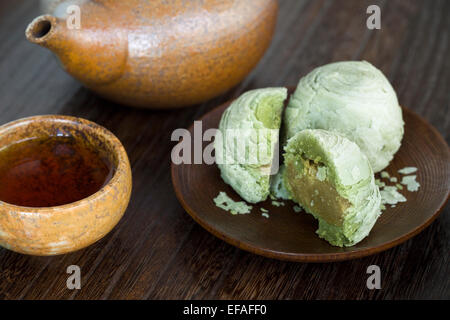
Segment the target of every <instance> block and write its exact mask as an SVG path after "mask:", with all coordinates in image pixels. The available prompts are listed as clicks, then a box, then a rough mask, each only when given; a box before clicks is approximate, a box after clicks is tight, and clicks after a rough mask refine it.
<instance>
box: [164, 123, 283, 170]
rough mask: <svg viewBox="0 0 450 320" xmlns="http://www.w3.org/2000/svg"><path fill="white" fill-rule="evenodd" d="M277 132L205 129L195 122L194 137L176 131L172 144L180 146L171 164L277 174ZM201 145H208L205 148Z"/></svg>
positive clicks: (187, 132)
mask: <svg viewBox="0 0 450 320" xmlns="http://www.w3.org/2000/svg"><path fill="white" fill-rule="evenodd" d="M278 135H279V130H278V129H267V128H258V129H253V128H251V129H247V128H245V129H244V128H238V129H226V130H219V129H214V128H212V129H207V130H206V131H205V132H203V124H202V122H201V121H195V122H194V127H193V136H192V134H191V132H190V131H189V130H186V129H176V130H175V131H173V133H172V136H171V140H172V141H178V142H179V143H178V144H177V145H176V146H175V147H174V148H173V149H172V153H171V159H172V162H173V163H174V164H177V165H178V164H208V165H211V164H214V163H215V164H226V165H247V166H258V167H261V168H262V170H264V169H266V170H267V173H268V174H275V173H277V172H278V163H279V160H278V154H279V143H278ZM204 142H207V145H206V146H204Z"/></svg>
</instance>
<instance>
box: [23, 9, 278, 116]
mask: <svg viewBox="0 0 450 320" xmlns="http://www.w3.org/2000/svg"><path fill="white" fill-rule="evenodd" d="M43 4H44V5H45V8H46V10H47V12H50V13H51V14H45V15H42V16H40V17H37V18H36V19H34V20H33V21H32V22H31V23H30V25H29V26H28V28H27V30H26V36H27V38H28V40H29V41H31V42H33V43H36V44H39V45H41V46H43V47H46V48H48V49H50V50H51V51H53V52H54V53H55V54H56V56H57V57H58V58H59V60H60V61H61V63H62V65H63V67H64V68H65V70H66V71H67V72H68V73H69V74H71V75H72V76H73V77H75V78H76V79H78V80H79V81H80V82H82V83H83V84H84V85H85V86H86V87H88V88H90V89H91V90H93V91H95V92H96V93H98V94H99V95H101V96H103V97H105V98H107V99H110V100H113V101H115V102H118V103H121V104H125V105H130V106H136V107H143V108H174V107H181V106H188V105H192V104H196V103H199V102H202V101H205V100H208V99H210V98H212V97H214V96H217V95H219V94H220V93H222V92H225V91H226V90H228V89H229V88H231V87H233V86H234V85H236V84H237V83H239V82H240V81H241V80H242V79H243V78H244V77H245V76H246V75H247V74H248V73H249V72H250V71H251V70H252V69H253V68H254V67H255V65H256V64H257V62H258V61H259V60H260V58H261V57H262V56H263V54H264V52H265V50H266V49H267V47H268V46H269V44H270V40H271V38H272V35H273V32H274V28H275V23H276V16H277V11H278V4H277V1H276V0H207V1H205V0H189V1H186V0H169V1H167V0H151V1H145V0H127V1H117V0H70V1H69V0H66V1H57V0H53V1H52V0H46V1H43ZM74 4H75V5H77V6H78V8H79V13H80V15H79V17H80V21H79V22H80V24H79V28H73V27H69V24H68V18H69V17H70V12H69V11H68V10H67V9H68V8H69V6H73V5H74ZM72 8H73V7H72Z"/></svg>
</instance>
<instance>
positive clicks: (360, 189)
mask: <svg viewBox="0 0 450 320" xmlns="http://www.w3.org/2000/svg"><path fill="white" fill-rule="evenodd" d="M285 151H286V153H285V164H286V166H287V165H288V164H289V163H295V164H296V165H298V164H299V163H301V162H302V161H300V160H302V159H305V160H312V161H314V162H315V163H320V164H321V165H323V166H324V168H326V170H324V172H325V173H324V174H323V175H322V177H321V179H326V181H327V182H329V183H330V184H331V185H332V186H333V187H334V189H335V190H336V191H337V193H338V194H339V195H340V196H341V197H342V198H345V199H347V200H348V202H349V203H350V204H351V205H350V206H349V207H348V208H347V209H346V211H345V212H344V213H343V223H342V225H341V226H337V225H333V224H330V223H327V222H326V221H324V219H322V218H321V217H320V216H319V215H317V214H316V213H315V212H314V209H313V207H311V206H310V204H308V203H299V204H300V205H301V206H302V207H303V208H304V209H305V210H306V211H307V212H308V213H310V214H312V215H313V216H314V217H315V218H317V219H318V220H319V229H318V230H317V234H318V235H319V236H320V237H321V238H323V239H325V240H327V241H328V242H329V243H331V244H332V245H335V246H340V247H342V246H352V245H354V244H356V243H358V242H359V241H361V240H362V239H363V238H365V237H366V236H367V235H368V234H369V232H370V230H371V229H372V227H373V225H374V224H375V222H376V220H377V219H378V217H379V215H380V213H381V211H380V201H381V197H380V191H379V189H378V187H377V186H376V185H375V179H374V174H373V171H372V168H371V166H370V164H369V162H368V160H367V157H366V156H365V155H364V154H363V153H362V152H361V151H360V148H359V147H358V146H357V145H356V144H355V143H353V142H351V141H350V140H348V139H347V138H345V137H344V136H343V135H340V134H337V133H332V132H329V131H325V130H319V129H317V130H304V131H301V132H299V133H297V134H296V135H295V136H294V137H292V138H291V139H290V140H289V141H288V144H287V146H286V147H285ZM284 181H285V185H286V188H287V189H288V191H289V192H290V193H291V195H292V196H293V198H294V200H295V196H294V194H293V193H292V188H291V185H290V184H289V179H288V178H287V176H286V174H285V176H284Z"/></svg>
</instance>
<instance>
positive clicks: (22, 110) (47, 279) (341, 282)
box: [0, 0, 450, 299]
mask: <svg viewBox="0 0 450 320" xmlns="http://www.w3.org/2000/svg"><path fill="white" fill-rule="evenodd" d="M370 4H378V5H379V6H380V7H381V11H382V17H381V18H382V28H381V30H368V29H367V28H366V19H367V14H366V9H367V7H368V5H370ZM449 13H450V1H447V0H433V1H425V0H384V1H383V0H381V1H378V0H368V1H365V0H364V1H361V0H337V1H327V0H280V13H279V20H278V25H277V31H276V36H275V38H274V41H273V42H272V46H271V48H270V49H269V51H268V52H267V53H266V55H265V57H264V58H263V60H262V61H261V63H260V64H259V65H258V67H257V68H256V69H255V70H254V71H253V72H252V73H251V74H250V75H249V76H248V77H247V78H246V79H245V80H244V81H243V82H242V83H241V84H240V85H238V86H237V87H235V88H234V89H232V90H231V91H230V92H228V93H227V94H225V95H222V96H220V97H218V98H216V99H214V100H212V101H209V102H207V103H204V104H202V105H198V106H195V107H192V108H189V109H184V110H173V111H145V110H137V109H129V108H125V107H122V106H120V105H116V104H113V103H110V102H108V101H106V100H103V99H100V98H98V97H97V96H95V95H94V94H92V93H91V92H89V91H88V90H86V89H84V88H83V87H82V86H81V85H80V84H79V83H78V82H77V81H75V80H74V79H72V78H71V77H70V76H68V75H67V74H65V73H64V71H62V70H61V69H60V67H59V65H58V63H57V61H56V60H55V59H54V57H53V56H52V54H51V53H50V52H48V51H46V50H44V49H42V48H39V47H37V46H35V45H32V44H30V43H28V42H27V41H26V39H25V36H24V30H25V28H26V26H27V24H28V23H29V22H30V21H31V20H32V18H34V17H35V16H37V15H38V2H37V1H35V0H33V1H31V0H2V1H0V123H1V124H4V123H6V122H9V121H11V120H15V119H18V118H21V117H25V116H31V115H36V114H49V113H52V114H65V115H74V116H78V117H83V118H86V119H89V120H92V121H95V122H97V123H99V124H101V125H103V126H105V127H106V128H108V129H110V130H111V131H112V132H113V133H115V134H116V135H117V137H118V138H119V139H120V140H121V141H122V143H123V144H124V146H125V148H126V150H127V152H128V155H129V158H130V162H131V166H132V170H133V178H134V181H133V194H132V197H131V202H130V205H129V207H128V210H127V212H126V213H125V215H124V217H123V219H122V220H121V222H120V223H119V224H118V226H117V227H116V228H115V229H113V231H112V232H111V233H110V234H109V235H108V236H106V237H105V238H104V239H102V240H101V241H99V242H98V243H96V244H94V245H92V246H90V247H88V248H86V249H84V250H81V251H78V252H74V253H72V254H68V255H63V256H56V257H49V258H48V257H33V256H25V255H20V254H17V253H14V252H11V251H8V250H5V249H0V298H1V299H177V298H178V299H405V298H411V299H432V298H435V299H449V298H450V281H449V277H448V274H449V273H450V267H449V265H450V263H449V259H448V255H449V252H450V250H449V249H450V217H449V214H448V213H449V206H447V208H446V209H445V211H444V212H443V213H442V214H441V215H440V217H439V218H438V219H436V220H435V221H434V222H433V223H432V224H431V225H430V226H429V227H428V228H427V229H426V230H425V231H424V232H422V233H421V234H419V235H418V236H416V237H414V238H413V239H411V240H408V241H407V242H405V243H403V244H402V245H400V246H398V247H395V248H392V249H390V250H388V251H385V252H383V253H380V254H377V255H374V256H370V257H366V258H362V259H357V260H353V261H347V262H339V263H333V264H306V263H304V264H302V263H293V262H281V261H276V260H271V259H267V258H263V257H260V256H256V255H253V254H250V253H247V252H245V251H242V250H239V249H236V248H235V247H233V246H231V245H228V244H227V243H225V242H223V241H221V240H219V239H217V238H215V237H214V236H212V235H211V234H209V233H208V232H207V231H205V230H203V229H202V228H201V227H200V226H198V225H197V224H196V223H195V222H194V221H193V220H192V219H191V218H190V217H189V215H188V214H187V213H186V212H185V211H184V210H183V208H182V207H181V205H180V204H179V203H178V201H177V199H176V197H175V194H174V191H173V188H172V185H171V181H170V151H171V148H172V147H173V146H174V144H175V143H174V142H171V141H170V136H171V133H172V131H173V130H174V129H176V128H186V127H188V126H189V125H191V123H192V121H193V120H195V119H197V118H199V117H200V116H201V115H203V114H204V113H205V112H207V111H208V110H210V109H212V108H214V107H215V106H217V105H219V104H221V103H223V102H225V101H227V100H229V99H231V98H233V97H236V96H238V95H239V94H241V93H242V92H244V91H246V90H249V89H252V88H259V87H267V86H276V85H295V84H296V82H297V81H298V79H299V77H300V76H301V75H304V74H305V73H307V72H308V71H310V70H311V69H312V68H314V67H316V66H318V65H322V64H325V63H329V62H332V61H338V60H348V59H365V60H368V61H370V62H371V63H373V64H374V65H376V66H377V67H379V68H380V69H381V70H382V71H383V72H384V73H385V74H386V75H387V76H388V78H389V79H390V80H391V82H392V83H393V86H394V88H395V89H396V91H397V93H398V96H399V100H400V103H401V104H402V105H405V106H408V107H409V108H410V109H412V110H413V111H415V112H416V113H418V114H420V115H422V116H423V117H424V118H426V119H427V120H428V121H429V122H430V123H431V124H433V125H434V126H435V127H436V128H437V129H438V131H439V132H440V133H441V134H442V135H443V136H444V138H445V139H446V140H447V143H448V142H449V141H450V114H449V110H450V108H449V102H450V97H449V91H448V89H449V87H450V59H448V57H449V56H450V46H449V39H450V35H449V33H450V19H449ZM373 264H376V265H378V266H380V268H381V273H382V279H381V281H382V289H381V290H368V289H367V287H366V280H367V277H368V274H366V270H367V267H368V266H370V265H373ZM69 265H78V266H80V267H81V271H82V289H81V290H74V291H72V290H68V289H67V287H66V280H67V277H68V274H67V273H66V268H67V267H68V266H69Z"/></svg>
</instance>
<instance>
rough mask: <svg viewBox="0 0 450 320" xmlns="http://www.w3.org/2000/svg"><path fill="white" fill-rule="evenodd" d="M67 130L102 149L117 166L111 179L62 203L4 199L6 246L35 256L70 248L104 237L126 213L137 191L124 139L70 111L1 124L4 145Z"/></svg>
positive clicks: (0, 221) (0, 213)
mask: <svg viewBox="0 0 450 320" xmlns="http://www.w3.org/2000/svg"><path fill="white" fill-rule="evenodd" d="M61 134H64V135H69V136H71V137H73V138H74V139H76V140H77V143H82V144H89V145H90V146H91V147H93V148H95V149H97V150H101V151H102V152H103V154H105V155H106V157H108V158H109V159H108V160H109V162H110V163H111V165H112V167H113V168H112V169H113V170H114V171H113V174H112V177H111V179H110V180H109V181H108V182H107V183H106V184H105V185H104V186H103V187H102V188H101V189H100V190H98V191H97V192H95V193H94V194H92V195H90V196H88V197H86V198H84V199H82V200H79V201H76V202H72V203H68V204H65V205H60V206H54V207H24V206H18V205H14V204H10V203H6V202H3V201H0V245H1V246H3V247H5V248H7V249H10V250H13V251H16V252H20V253H25V254H31V255H42V256H45V255H57V254H63V253H68V252H71V251H75V250H78V249H81V248H84V247H86V246H88V245H90V244H92V243H94V242H95V241H97V240H99V239H101V238H102V237H104V236H105V235H106V234H107V233H108V232H109V231H111V229H112V228H113V227H114V226H115V225H116V224H117V223H118V222H119V220H120V219H121V217H122V216H123V214H124V212H125V209H126V208H127V206H128V202H129V200H130V195H131V185H132V176H131V169H130V163H129V160H128V156H127V154H126V151H125V149H124V148H123V146H122V144H121V143H120V141H119V140H118V139H117V138H116V137H115V136H114V135H113V134H112V133H111V132H110V131H108V130H107V129H105V128H103V127H102V126H100V125H98V124H95V123H93V122H91V121H88V120H84V119H80V118H75V117H69V116H59V115H48V116H47V115H46V116H35V117H30V118H24V119H20V120H17V121H13V122H10V123H7V124H5V125H3V126H1V127H0V148H4V147H7V146H9V145H11V144H13V143H16V142H18V141H23V140H25V139H31V138H41V139H42V138H44V139H45V138H46V137H54V136H57V135H61ZM0 161H1V159H0Z"/></svg>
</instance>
